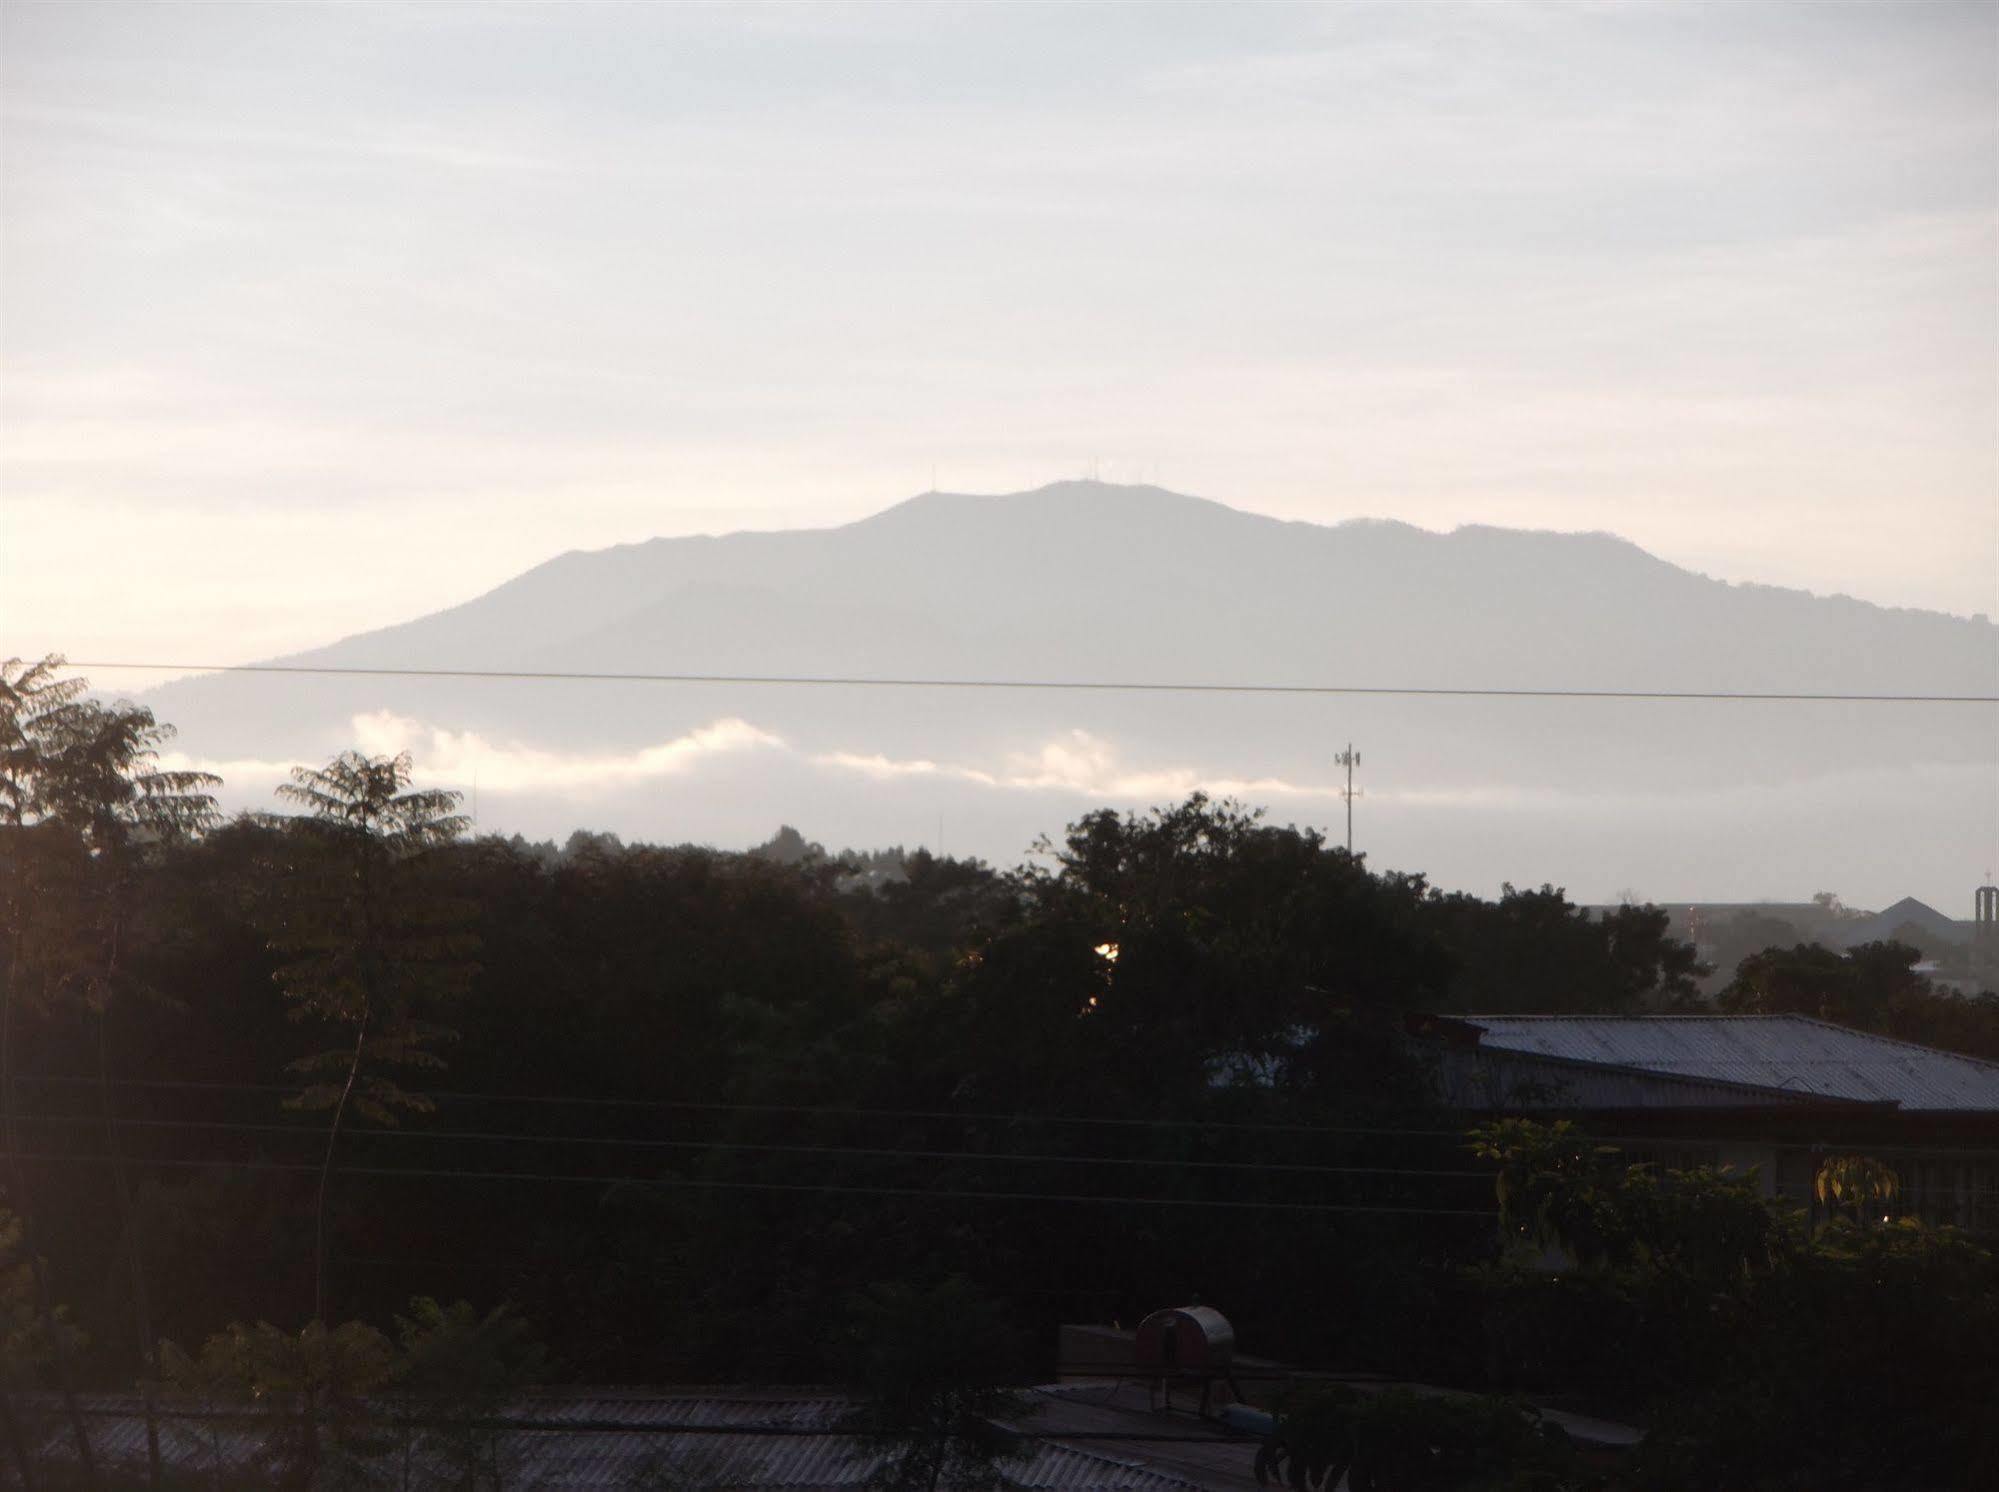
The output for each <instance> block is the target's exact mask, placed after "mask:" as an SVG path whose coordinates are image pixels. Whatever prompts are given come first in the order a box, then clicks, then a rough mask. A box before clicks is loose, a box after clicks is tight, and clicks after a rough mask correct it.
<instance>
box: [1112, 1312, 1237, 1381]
mask: <svg viewBox="0 0 1999 1492" xmlns="http://www.w3.org/2000/svg"><path fill="white" fill-rule="evenodd" d="M1132 1350H1133V1355H1134V1356H1135V1357H1136V1358H1137V1360H1138V1365H1139V1366H1140V1367H1141V1368H1151V1369H1153V1370H1154V1371H1155V1372H1164V1373H1173V1372H1181V1373H1185V1372H1194V1373H1200V1372H1220V1371H1221V1370H1222V1369H1223V1368H1226V1367H1227V1366H1228V1365H1229V1360H1230V1359H1231V1358H1233V1357H1234V1356H1235V1328H1234V1327H1233V1326H1230V1325H1229V1318H1228V1317H1226V1316H1224V1315H1223V1314H1222V1313H1221V1312H1220V1311H1218V1310H1215V1309H1214V1308H1213V1307H1212V1306H1198V1305H1196V1306H1175V1307H1174V1308H1173V1309H1171V1310H1166V1311H1154V1312H1153V1313H1152V1314H1151V1315H1150V1316H1147V1317H1146V1318H1145V1319H1144V1320H1143V1321H1141V1322H1139V1323H1138V1340H1137V1342H1135V1343H1134V1344H1133V1349H1132Z"/></svg>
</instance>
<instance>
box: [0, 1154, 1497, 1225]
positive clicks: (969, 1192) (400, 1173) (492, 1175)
mask: <svg viewBox="0 0 1999 1492" xmlns="http://www.w3.org/2000/svg"><path fill="white" fill-rule="evenodd" d="M13 1158H14V1159H16V1160H24V1161H35V1162H39V1163H60V1164H63V1165H114V1164H116V1165H132V1166H138V1165H145V1166H165V1167H170V1168H173V1169H176V1170H215V1169H226V1170H238V1171H275V1172H301V1173H309V1174H312V1175H315V1176H316V1175H318V1174H320V1172H321V1169H322V1167H321V1163H320V1162H317V1161H313V1162H304V1161H299V1162H293V1161H261V1160H253V1161H240V1160H214V1159H211V1160H179V1159H176V1160H165V1159H147V1160H140V1159H137V1158H135V1157H131V1156H119V1157H113V1156H108V1155H74V1154H60V1153H58V1154H49V1153H45V1152H33V1151H25V1150H18V1151H15V1152H13ZM331 1169H332V1171H333V1174H335V1175H339V1176H372V1177H380V1178H394V1177H403V1178H407V1179H410V1180H417V1181H454V1180H455V1181H515V1182H523V1181H524V1182H537V1183H543V1184H548V1185H569V1184H580V1185H586V1186H649V1187H662V1188H668V1189H672V1190H676V1191H749V1192H787V1193H794V1194H814V1195H825V1196H867V1197H908V1198H928V1199H931V1200H935V1201H967V1202H1054V1203H1062V1204H1069V1205H1085V1206H1093V1207H1102V1206H1112V1207H1181V1208H1197V1209H1198V1208H1207V1209H1221V1210H1226V1211H1238V1212H1291V1213H1312V1214H1327V1213H1394V1214H1399V1215H1402V1216H1415V1217H1476V1218H1494V1217H1497V1216H1499V1213H1498V1212H1497V1210H1496V1209H1493V1208H1479V1209H1472V1208H1453V1207H1396V1206H1391V1205H1388V1204H1385V1203H1358V1202H1282V1201H1253V1200H1246V1199H1241V1198H1233V1197H1227V1198H1224V1197H1134V1196H1128V1195H1122V1194H1102V1193H1088V1192H1033V1191H983V1190H973V1189H969V1188H945V1187H924V1186H868V1185H853V1184H848V1183H845V1182H799V1181H723V1180H709V1179H707V1178H700V1177H682V1176H632V1175H592V1174H588V1173H582V1174H578V1173H572V1172H556V1171H475V1170H471V1169H469V1168H463V1167H456V1166H449V1167H447V1166H357V1165H352V1164H339V1163H336V1164H334V1166H333V1167H332V1168H331Z"/></svg>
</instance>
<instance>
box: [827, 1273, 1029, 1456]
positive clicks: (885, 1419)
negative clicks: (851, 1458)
mask: <svg viewBox="0 0 1999 1492" xmlns="http://www.w3.org/2000/svg"><path fill="white" fill-rule="evenodd" d="M834 1357H835V1360H836V1362H837V1363H838V1364H839V1366H840V1369H841V1373H842V1377H843V1379H844V1382H845V1386H846V1387H847V1388H849V1389H850V1390H852V1391H853V1392H854V1393H855V1394H857V1395H858V1396H859V1397H860V1399H861V1401H862V1403H861V1405H860V1407H859V1408H858V1409H857V1410H856V1411H855V1412H854V1414H853V1416H852V1417H851V1418H850V1421H849V1425H850V1428H852V1429H854V1430H856V1431H858V1432H859V1433H860V1434H861V1436H862V1438H863V1439H864V1441H865V1442H866V1443H867V1445H868V1446H869V1447H870V1449H871V1451H872V1452H873V1453H875V1454H878V1455H880V1456H881V1457H882V1458H883V1459H882V1461H881V1464H880V1466H879V1467H878V1468H877V1469H876V1470H875V1472H874V1474H873V1475H872V1477H871V1478H870V1484H871V1485H872V1486H875V1487H878V1488H884V1489H894V1492H937V1489H938V1488H939V1487H968V1488H987V1487H993V1486H996V1485H997V1484H998V1483H999V1481H1000V1472H1001V1468H1002V1466H1003V1464H1004V1463H1005V1462H1006V1461H1007V1460H1008V1459H1009V1458H1011V1457H1012V1456H1014V1455H1017V1454H1018V1452H1019V1437H1018V1436H1016V1435H1014V1434H1013V1433H1012V1432H1011V1431H1009V1430H1007V1429H1006V1428H1005V1427H1004V1426H1003V1425H1001V1424H1000V1423H999V1422H998V1421H999V1420H1000V1418H1001V1417H1003V1416H1004V1417H1018V1416H1021V1415H1024V1414H1026V1413H1027V1412H1028V1411H1029V1409H1030V1408H1031V1405H1030V1403H1029V1401H1028V1400H1027V1398H1026V1397H1025V1396H1024V1395H1022V1394H1019V1393H1017V1392H1013V1391H1011V1390H1009V1389H1007V1388H1006V1387H1005V1385H1006V1384H1007V1383H1008V1382H1010V1381H1011V1380H1012V1379H1013V1377H1014V1375H1015V1373H1016V1372H1017V1371H1018V1365H1019V1361H1020V1344H1019V1342H1018V1340H1017V1339H1016V1338H1015V1336H1014V1334H1013V1332H1012V1331H1011V1330H1010V1329H1009V1328H1008V1326H1007V1324H1006V1321H1005V1319H1004V1317H1002V1316H1001V1314H1000V1310H999V1307H998V1306H997V1305H996V1304H994V1302H992V1301H991V1300H988V1299H987V1298H986V1297H985V1296H983V1295H981V1294H980V1293H979V1292H978V1291H977V1290H976V1289H975V1288H973V1286H972V1285H971V1284H970V1283H969V1282H967V1281H966V1280H964V1279H963V1278H959V1277H953V1278H951V1279H947V1280H945V1281H943V1282H942V1283H941V1284H937V1285H934V1286H931V1287H929V1288H919V1287H917V1286H912V1285H904V1284H882V1285H876V1286H874V1287H873V1288H872V1289H870V1290H868V1291H866V1292H865V1293H864V1294H861V1295H859V1296H856V1297H855V1298H854V1299H853V1300H851V1301H850V1302H849V1303H848V1308H847V1321H846V1327H845V1331H844V1333H843V1335H842V1338H841V1340H840V1341H839V1342H838V1343H837V1344H836V1346H835V1349H834Z"/></svg>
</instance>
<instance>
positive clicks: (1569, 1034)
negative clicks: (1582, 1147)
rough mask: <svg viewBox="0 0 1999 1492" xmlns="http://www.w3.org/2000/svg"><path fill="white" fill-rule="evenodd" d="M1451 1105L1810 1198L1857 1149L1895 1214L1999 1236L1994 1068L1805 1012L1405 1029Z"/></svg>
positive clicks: (1998, 1083)
mask: <svg viewBox="0 0 1999 1492" xmlns="http://www.w3.org/2000/svg"><path fill="white" fill-rule="evenodd" d="M1412 1034H1413V1035H1414V1036H1415V1038H1416V1040H1417V1045H1418V1048H1419V1050H1420V1051H1422V1052H1423V1053H1424V1054H1425V1055H1426V1056H1427V1057H1428V1058H1429V1059H1430V1060H1431V1062H1432V1064H1433V1070H1434V1074H1435V1081H1436V1085H1437V1091H1438V1093H1439V1096H1440V1097H1441V1099H1442V1101H1443V1102H1444V1103H1445V1105H1446V1106H1447V1107H1450V1108H1453V1109H1457V1110H1459V1111H1461V1112H1464V1113H1466V1114H1492V1115H1520V1116H1532V1117H1544V1118H1550V1119H1553V1118H1570V1119H1575V1120H1577V1121H1579V1122H1581V1123H1582V1124H1583V1125H1584V1126H1585V1127H1587V1128H1588V1129H1589V1130H1590V1132H1591V1133H1592V1134H1595V1135H1597V1136H1600V1137H1602V1138H1604V1139H1606V1140H1608V1141H1611V1142H1614V1143H1618V1144H1620V1145H1622V1146H1623V1148H1624V1149H1626V1150H1627V1151H1628V1152H1629V1153H1631V1154H1632V1155H1634V1156H1635V1157H1637V1158H1640V1159H1648V1160H1652V1161H1655V1162H1657V1163H1659V1164H1661V1165H1667V1166H1676V1167H1685V1166H1693V1165H1716V1166H1723V1165H1726V1166H1733V1167H1735V1168H1736V1169H1738V1170H1746V1169H1749V1168H1750V1167H1754V1168H1755V1169H1756V1172H1757V1174H1758V1176H1759V1177H1760V1178H1761V1180H1762V1183H1763V1187H1764V1190H1765V1192H1766V1194H1770V1195H1779V1196H1785V1197H1790V1198H1792V1199H1794V1200H1796V1201H1798V1202H1800V1203H1802V1204H1805V1205H1807V1206H1810V1205H1811V1203H1812V1182H1813V1179H1814V1178H1815V1177H1816V1175H1817V1173H1818V1169H1819V1166H1820V1165H1821V1164H1822V1162H1823V1160H1824V1158H1825V1157H1826V1156H1829V1155H1835V1154H1850V1153H1863V1154H1867V1155H1871V1156H1873V1157H1875V1158H1877V1159H1879V1160H1882V1161H1884V1162H1885V1163H1887V1164H1888V1165H1889V1166H1890V1167H1891V1168H1893V1169H1894V1171H1895V1172H1896V1174H1897V1176H1898V1178H1899V1179H1900V1182H1901V1188H1902V1191H1901V1197H1900V1199H1899V1201H1898V1205H1899V1207H1900V1208H1901V1210H1902V1211H1904V1212H1906V1213H1909V1214H1911V1215H1915V1216H1919V1217H1922V1218H1924V1219H1925V1220H1927V1221H1931V1222H1942V1223H1952V1224H1956V1225H1959V1226H1964V1227H1976V1228H1979V1229H1981V1230H1991V1231H1999V1062H1987V1061H1983V1060H1981V1059H1979V1058H1976V1057H1965V1056H1960V1055H1958V1054H1956V1053H1954V1052H1942V1051H1937V1050H1935V1049H1933V1048H1931V1047H1924V1046H1917V1045H1916V1044H1915V1043H1913V1042H1907V1041H1897V1040H1895V1039H1894V1038H1892V1037H1887V1036H1877V1035H1874V1034H1872V1033H1870V1032H1865V1031H1854V1030H1849V1029H1847V1028H1846V1027H1844V1026H1836V1025H1834V1024H1832V1023H1831V1022H1830V1021H1822V1020H1817V1019H1814V1018H1812V1017H1810V1016H1804V1015H1626V1016H1617V1015H1492V1016H1485V1015H1473V1016H1465V1017H1463V1018H1448V1017H1428V1018H1424V1019H1423V1020H1421V1021H1418V1022H1416V1023H1413V1024H1412Z"/></svg>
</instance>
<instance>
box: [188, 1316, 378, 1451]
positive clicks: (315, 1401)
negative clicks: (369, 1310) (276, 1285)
mask: <svg viewBox="0 0 1999 1492" xmlns="http://www.w3.org/2000/svg"><path fill="white" fill-rule="evenodd" d="M164 1367H165V1372H166V1376H167V1381H168V1382H170V1383H171V1384H173V1386H174V1387H175V1388H176V1389H177V1390H179V1391H180V1392H182V1393H184V1394H187V1395H189V1396H190V1397H192V1398H195V1399H196V1400H198V1401H200V1402H204V1403H207V1404H215V1403H217V1402H220V1403H231V1402H234V1403H241V1404H246V1405H250V1406H254V1409H255V1413H256V1419H255V1420H254V1421H253V1423H254V1424H255V1425H257V1426H258V1432H257V1436H256V1438H257V1441H258V1445H257V1451H256V1462H257V1469H258V1470H259V1471H261V1472H262V1473H263V1474H264V1475H265V1476H267V1477H268V1478H269V1480H270V1484H271V1485H273V1486H279V1487H287V1488H297V1489H303V1488H306V1487H314V1486H324V1487H331V1488H338V1487H366V1486H371V1485H376V1484H377V1483H376V1478H375V1476H374V1467H373V1463H374V1462H375V1461H376V1460H377V1459H378V1458H379V1457H380V1456H381V1455H382V1453H383V1452H384V1451H385V1450H387V1449H388V1443H387V1441H386V1440H385V1439H384V1438H383V1437H382V1435H381V1433H380V1431H379V1429H378V1427H376V1426H375V1425H374V1424H373V1422H372V1417H371V1416H370V1414H369V1412H368V1407H367V1398H368V1395H370V1394H371V1393H374V1392H376V1391H377V1390H379V1389H381V1388H383V1387H385V1386H386V1385H387V1384H388V1383H389V1381H390V1379H391V1378H392V1376H393V1375H394V1372H395V1368H396V1355H395V1348H394V1346H393V1345H392V1344H391V1343H390V1341H389V1339H388V1338H387V1337H385V1336H383V1335H382V1333H381V1332H379V1331H377V1330H376V1329H375V1328H374V1327H372V1326H369V1325H367V1324H366V1323H365V1322H360V1321H346V1322H342V1323H341V1324H340V1325H339V1326H336V1327H328V1326H327V1325H326V1324H325V1323H324V1322H322V1321H312V1322H308V1323H307V1324H306V1326H305V1328H304V1329H303V1330H302V1331H298V1332H287V1331H281V1330H280V1329H279V1328H277V1327H275V1326H273V1325H271V1323H270V1322H268V1321H259V1322H258V1323H257V1324H256V1325H255V1326H245V1325H244V1324H242V1323H241V1322H232V1323H231V1324H230V1325H229V1326H228V1327H227V1328H226V1329H225V1330H223V1331H219V1332H217V1333H216V1334H215V1335H214V1336H212V1337H210V1338H209V1339H208V1340H207V1341H206V1342H205V1343H203V1345H202V1348H201V1350H200V1352H199V1353H197V1354H195V1355H193V1356H189V1355H188V1354H186V1353H184V1352H182V1351H181V1350H180V1349H179V1348H177V1347H174V1346H172V1345H171V1344H169V1345H168V1347H167V1349H166V1351H165V1353H164ZM211 1412H212V1410H211Z"/></svg>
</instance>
